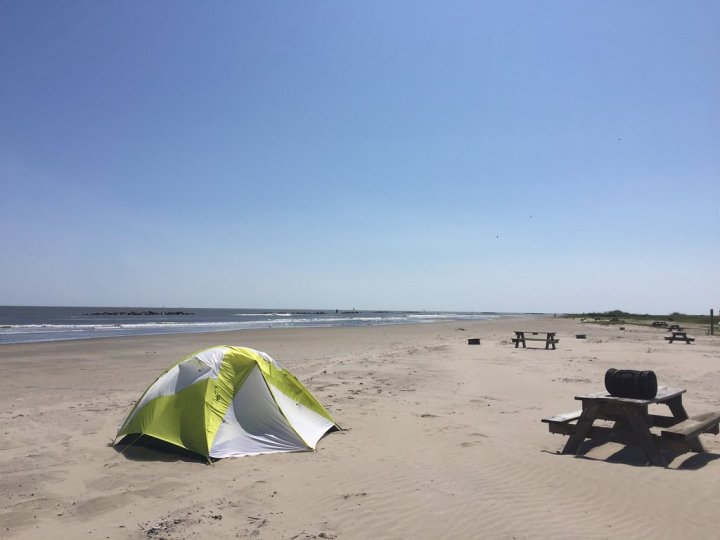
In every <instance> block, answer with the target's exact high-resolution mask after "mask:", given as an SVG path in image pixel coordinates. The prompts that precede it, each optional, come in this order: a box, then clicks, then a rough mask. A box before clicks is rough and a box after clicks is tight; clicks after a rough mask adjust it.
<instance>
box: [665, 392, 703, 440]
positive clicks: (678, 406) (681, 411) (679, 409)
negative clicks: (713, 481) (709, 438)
mask: <svg viewBox="0 0 720 540" xmlns="http://www.w3.org/2000/svg"><path fill="white" fill-rule="evenodd" d="M667 406H668V407H669V408H670V412H671V413H672V415H673V418H676V419H677V420H678V421H679V422H682V421H683V420H687V419H688V418H690V417H689V415H688V413H687V411H686V410H685V406H684V405H683V404H682V396H677V397H674V398H672V399H671V400H669V401H668V402H667ZM688 446H690V450H692V451H693V452H698V453H700V454H702V453H704V452H705V447H704V446H703V445H702V442H700V438H699V437H695V438H693V439H689V440H688Z"/></svg>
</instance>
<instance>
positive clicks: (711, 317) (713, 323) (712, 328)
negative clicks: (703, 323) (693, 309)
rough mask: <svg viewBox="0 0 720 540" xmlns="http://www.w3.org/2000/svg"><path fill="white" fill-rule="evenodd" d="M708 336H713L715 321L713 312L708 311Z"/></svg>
mask: <svg viewBox="0 0 720 540" xmlns="http://www.w3.org/2000/svg"><path fill="white" fill-rule="evenodd" d="M710 335H711V336H714V335H715V319H714V318H713V310H712V309H711V310H710Z"/></svg>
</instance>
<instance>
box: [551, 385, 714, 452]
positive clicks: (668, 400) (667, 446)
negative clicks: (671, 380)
mask: <svg viewBox="0 0 720 540" xmlns="http://www.w3.org/2000/svg"><path fill="white" fill-rule="evenodd" d="M684 393H685V390H684V389H682V388H668V387H666V386H664V387H661V388H659V389H658V392H657V395H656V396H655V397H654V398H652V399H631V398H621V397H616V396H612V395H610V394H609V393H607V392H598V393H596V394H586V395H582V396H576V397H575V399H577V400H580V401H582V410H580V411H575V412H572V413H565V414H559V415H556V416H552V417H550V418H543V420H542V421H543V422H545V423H547V424H548V428H549V430H550V433H559V434H562V435H569V436H570V438H569V439H568V440H567V442H566V443H565V447H564V448H563V451H562V453H563V454H577V452H578V450H579V449H580V446H581V445H582V443H583V441H584V440H585V439H586V438H589V439H591V440H593V441H597V442H601V443H605V442H609V441H613V442H619V443H621V444H636V445H639V446H640V447H641V448H642V449H643V451H644V452H645V454H646V456H647V458H648V461H649V463H650V464H652V465H661V466H666V465H667V462H666V461H665V459H664V457H663V455H662V453H661V450H669V451H671V452H674V453H676V454H682V453H685V452H705V449H704V447H703V445H702V443H701V442H700V439H699V435H700V434H701V433H714V434H716V435H717V434H718V424H719V423H720V413H719V412H710V413H705V414H701V415H698V416H694V417H692V418H690V417H688V414H687V412H686V411H685V407H684V406H683V403H682V395H683V394H684ZM652 404H662V405H667V407H668V408H669V409H670V412H671V416H666V415H656V414H649V413H648V406H649V405H652ZM595 420H609V421H611V422H613V425H612V427H603V426H593V423H594V422H595ZM653 427H659V428H662V430H661V432H660V434H659V435H658V434H655V433H652V432H651V430H650V428H653Z"/></svg>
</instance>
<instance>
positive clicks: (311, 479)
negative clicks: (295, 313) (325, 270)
mask: <svg viewBox="0 0 720 540" xmlns="http://www.w3.org/2000/svg"><path fill="white" fill-rule="evenodd" d="M516 328H517V329H525V330H556V331H557V332H558V337H559V338H560V340H561V341H560V344H559V346H558V350H556V351H552V350H550V351H546V350H544V349H542V348H535V349H526V350H523V349H515V348H514V347H513V346H512V344H511V343H510V338H511V337H512V331H513V330H514V329H516ZM577 333H586V334H587V335H588V339H587V340H576V339H575V334H577ZM695 336H696V337H697V341H696V342H695V344H694V345H685V344H684V343H673V344H667V343H666V342H665V341H664V339H663V332H662V331H661V330H652V329H641V328H636V327H632V326H628V327H627V330H626V331H620V330H618V329H617V327H615V328H606V327H601V326H597V325H585V324H582V325H581V324H580V323H579V322H575V321H571V320H563V319H553V318H547V319H535V320H507V319H505V320H499V321H485V322H453V323H442V324H428V325H413V326H394V327H388V326H386V327H366V328H354V329H297V330H258V331H244V332H229V333H214V334H193V335H174V336H149V337H142V338H115V339H105V340H93V341H73V342H55V343H46V344H26V345H5V346H1V347H0V369H2V374H3V376H2V378H1V379H0V403H1V404H2V406H1V407H0V426H1V429H0V434H2V438H1V439H0V501H1V503H0V504H1V507H0V537H3V538H13V539H14V538H84V537H88V538H220V539H222V538H246V537H250V538H265V539H281V538H284V539H296V540H304V539H308V538H342V539H356V538H428V539H430V538H432V539H435V538H508V539H510V538H678V537H683V538H717V536H718V534H719V533H718V532H717V531H718V528H717V526H718V524H719V522H720V518H719V517H718V512H717V509H718V505H719V504H720V461H718V460H717V458H718V457H720V437H716V436H712V435H704V436H703V437H702V438H703V441H704V443H705V445H706V448H707V449H708V450H709V453H707V454H703V455H700V454H685V455H683V456H680V457H678V458H676V459H675V460H674V461H673V462H672V463H671V465H670V467H669V468H668V469H663V468H660V467H649V466H645V464H644V458H643V455H642V454H641V453H640V452H639V451H638V450H636V449H634V448H632V447H628V448H624V447H622V446H619V445H615V444H607V445H603V446H599V447H594V448H591V447H590V446H591V445H589V444H586V445H585V446H584V447H583V452H584V456H582V457H573V456H567V455H560V454H558V451H559V450H560V449H561V448H562V446H563V444H564V442H565V440H566V439H565V437H563V436H559V435H552V434H550V433H549V432H548V429H547V426H546V425H545V424H542V423H541V422H540V420H541V418H543V417H545V416H551V415H553V414H557V413H561V412H568V411H572V410H576V409H577V408H578V405H579V403H578V402H577V401H575V400H574V399H573V397H574V396H575V395H578V394H582V393H588V392H593V391H598V390H601V389H602V386H603V375H604V373H605V370H606V369H608V368H610V367H616V368H632V369H654V370H655V371H656V373H657V374H658V379H659V382H660V384H667V385H670V386H681V387H684V388H687V389H688V392H687V394H686V395H685V400H684V401H685V405H686V408H687V409H688V412H689V413H690V414H695V413H700V412H705V411H709V410H720V371H719V370H718V361H719V360H720V337H717V336H716V337H711V336H705V335H701V334H700V332H696V333H695ZM469 337H480V338H481V340H482V342H481V345H479V346H469V345H467V339H468V338H469ZM220 344H227V345H240V346H248V347H253V348H256V349H259V350H262V351H266V352H267V353H269V354H270V355H272V356H273V357H274V358H276V359H277V360H278V361H279V362H280V363H281V364H283V365H284V366H285V367H287V368H289V369H290V370H291V371H293V372H294V373H295V374H296V375H297V376H298V378H299V379H300V380H301V381H303V382H304V383H305V384H306V386H307V387H308V388H309V389H310V390H311V391H312V392H313V393H314V394H315V396H316V397H317V398H318V399H319V400H320V401H321V402H322V403H323V404H325V406H326V407H327V408H328V410H329V411H330V413H331V414H333V415H334V417H335V419H336V420H337V421H338V422H339V423H340V424H341V425H342V426H343V427H344V428H345V431H342V432H337V433H331V434H329V435H327V436H326V437H325V438H324V439H322V440H321V441H320V444H319V446H318V450H317V452H306V453H296V454H274V455H267V456H257V457H248V458H235V459H226V460H221V461H218V462H216V463H215V464H214V465H206V464H204V463H201V462H195V461H189V460H187V459H183V458H181V457H178V456H175V455H169V454H161V453H157V452H153V451H150V450H143V449H135V448H131V449H130V450H129V451H128V452H127V453H126V454H125V455H123V454H122V453H120V452H118V451H117V450H116V449H114V448H112V447H111V446H109V443H110V442H111V441H112V439H113V437H114V434H115V430H116V428H117V425H118V424H119V423H120V422H121V421H122V420H123V419H124V417H125V415H126V414H127V413H128V412H129V410H130V408H131V406H132V404H133V403H134V401H135V400H136V399H138V398H139V396H140V394H141V393H142V391H143V390H144V389H145V388H146V387H147V386H148V385H149V384H150V383H151V382H152V381H153V380H154V379H155V378H156V377H157V376H158V375H159V374H160V373H161V372H162V371H163V370H164V369H166V368H167V367H168V366H170V365H171V364H173V363H175V362H177V361H178V360H179V359H180V358H182V357H183V356H185V355H186V354H188V353H190V352H193V351H195V350H198V349H202V348H204V347H208V346H211V345H220ZM533 346H537V344H533Z"/></svg>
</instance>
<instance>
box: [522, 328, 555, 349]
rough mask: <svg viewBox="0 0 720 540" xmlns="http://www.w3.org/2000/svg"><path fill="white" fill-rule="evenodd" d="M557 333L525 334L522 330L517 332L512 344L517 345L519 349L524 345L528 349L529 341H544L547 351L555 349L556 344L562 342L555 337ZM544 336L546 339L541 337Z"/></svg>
mask: <svg viewBox="0 0 720 540" xmlns="http://www.w3.org/2000/svg"><path fill="white" fill-rule="evenodd" d="M556 333H557V332H525V331H524V330H523V331H520V330H515V337H514V338H513V339H512V342H513V343H514V344H515V348H516V349H517V348H518V346H519V345H520V344H521V343H522V346H523V348H527V344H526V342H527V341H544V342H545V349H549V348H550V347H552V348H553V349H554V348H555V344H556V343H559V342H560V340H559V339H557V338H556V337H555V334H556ZM541 334H542V335H544V336H545V337H539V336H540V335H541ZM528 336H538V337H528Z"/></svg>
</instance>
